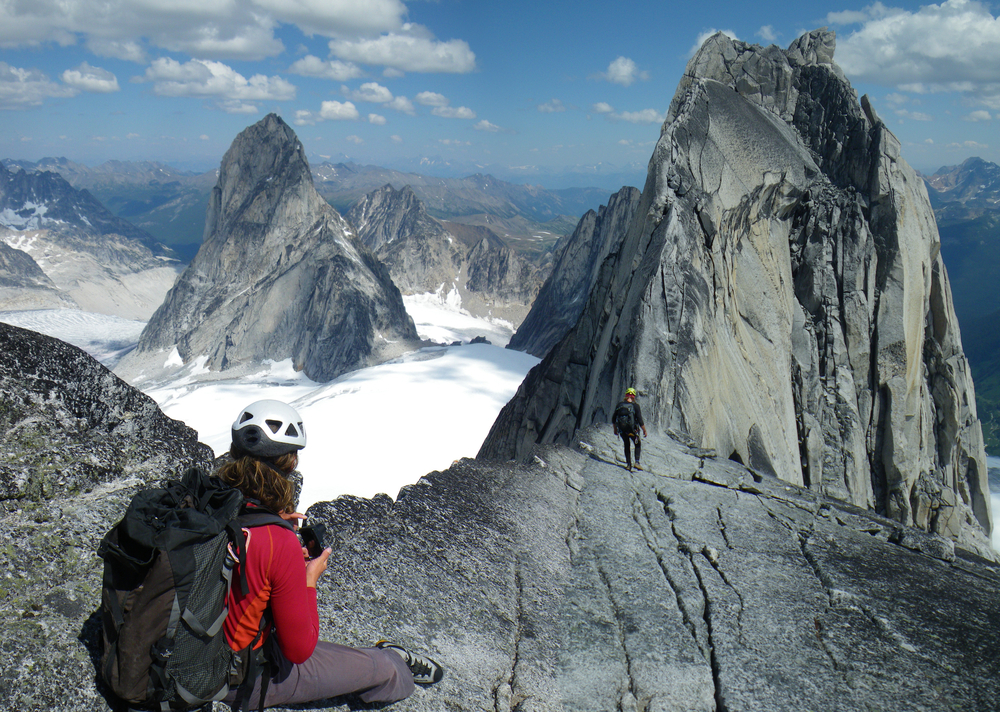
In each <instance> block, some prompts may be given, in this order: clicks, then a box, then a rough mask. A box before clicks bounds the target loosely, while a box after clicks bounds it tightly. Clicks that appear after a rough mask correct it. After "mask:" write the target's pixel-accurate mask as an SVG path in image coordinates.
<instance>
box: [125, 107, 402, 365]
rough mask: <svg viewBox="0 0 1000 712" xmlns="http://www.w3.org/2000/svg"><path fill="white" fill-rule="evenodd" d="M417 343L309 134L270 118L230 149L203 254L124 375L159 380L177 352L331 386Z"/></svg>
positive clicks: (187, 359) (399, 299)
mask: <svg viewBox="0 0 1000 712" xmlns="http://www.w3.org/2000/svg"><path fill="white" fill-rule="evenodd" d="M418 345H419V343H418V337H417V333H416V329H415V327H414V325H413V320H412V319H410V317H409V316H408V315H407V313H406V309H405V308H404V306H403V300H402V297H401V295H400V293H399V290H398V289H397V288H396V286H395V285H394V284H393V283H392V280H391V279H390V277H389V273H388V271H387V270H386V269H385V267H384V266H383V265H382V264H381V263H379V262H378V260H376V259H375V257H374V256H373V255H372V253H371V252H370V251H369V250H368V249H367V248H365V247H364V246H363V245H361V244H359V243H357V242H356V241H355V240H354V239H353V238H352V236H351V232H350V228H349V226H348V224H347V222H346V221H345V220H344V219H343V218H342V217H341V216H340V214H339V213H337V211H336V210H334V209H333V208H332V207H331V206H330V205H329V204H327V203H326V201H324V200H323V198H322V197H321V196H320V195H319V193H317V192H316V189H315V188H314V187H313V182H312V176H311V174H310V171H309V164H308V162H307V161H306V157H305V153H304V151H303V149H302V145H301V144H300V143H299V140H298V138H297V137H296V136H295V133H294V132H293V131H292V129H291V128H289V127H288V125H287V124H285V122H284V121H282V120H281V119H280V118H279V117H278V116H276V115H274V114H271V115H269V116H267V117H265V118H264V119H262V120H261V121H260V122H258V123H256V124H254V125H253V126H250V127H249V128H247V129H246V130H244V131H243V132H242V133H241V134H240V135H239V136H237V137H236V139H235V140H234V141H233V144H232V146H231V147H230V148H229V150H228V151H227V152H226V155H225V156H224V157H223V159H222V165H221V168H220V171H219V182H218V184H217V185H216V186H215V188H214V189H213V190H212V196H211V199H210V203H209V206H208V215H207V218H206V221H205V239H204V242H203V244H202V246H201V249H200V250H199V251H198V254H197V255H196V256H195V258H194V260H193V261H192V262H191V264H190V265H189V266H188V268H187V270H186V271H185V272H184V273H183V274H182V275H181V276H180V278H179V279H178V281H177V283H176V284H175V285H174V287H173V289H171V290H170V292H169V293H168V294H167V297H166V299H165V300H164V302H163V304H162V305H161V306H160V308H159V309H158V310H157V311H156V313H155V314H154V315H153V317H152V319H150V321H149V324H148V325H147V326H146V328H145V330H144V331H143V332H142V336H141V338H140V340H139V345H138V348H137V349H136V351H135V352H133V353H132V354H130V355H129V357H127V358H126V360H124V361H123V362H122V364H121V365H120V366H119V367H118V369H117V370H118V372H119V373H122V374H123V375H126V376H130V377H133V378H136V377H139V376H138V374H139V373H140V372H141V371H144V372H146V373H147V374H148V373H149V372H150V368H151V363H152V365H153V366H154V367H155V365H156V364H157V363H159V364H160V365H161V366H162V364H163V362H164V360H165V358H169V354H170V353H172V350H173V349H174V348H175V347H176V350H177V354H176V356H179V357H180V359H181V360H182V361H183V362H184V363H185V364H186V363H188V362H190V361H192V360H194V359H198V358H204V359H205V366H206V367H207V368H209V369H211V370H216V371H224V370H229V369H234V368H244V367H248V366H252V365H255V364H259V363H261V362H262V361H264V360H273V361H281V360H284V359H287V358H291V359H292V360H293V362H294V365H295V368H296V369H298V370H302V371H304V372H305V374H306V375H307V376H309V377H310V378H312V379H314V380H318V381H326V380H330V379H332V378H335V377H336V376H338V375H340V374H342V373H345V372H346V371H350V370H353V369H357V368H361V367H364V366H368V365H371V364H373V363H377V362H379V361H380V360H384V359H386V358H391V357H393V356H395V355H398V353H400V352H401V351H402V350H403V349H412V348H416V347H417V346H418ZM176 356H175V357H174V358H175V360H176Z"/></svg>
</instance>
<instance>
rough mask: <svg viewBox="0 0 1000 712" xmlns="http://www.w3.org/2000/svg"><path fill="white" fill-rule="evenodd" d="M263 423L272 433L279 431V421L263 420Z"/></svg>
mask: <svg viewBox="0 0 1000 712" xmlns="http://www.w3.org/2000/svg"><path fill="white" fill-rule="evenodd" d="M264 422H265V423H267V427H269V428H270V429H271V432H272V433H277V432H278V430H280V429H281V421H280V420H265V421H264Z"/></svg>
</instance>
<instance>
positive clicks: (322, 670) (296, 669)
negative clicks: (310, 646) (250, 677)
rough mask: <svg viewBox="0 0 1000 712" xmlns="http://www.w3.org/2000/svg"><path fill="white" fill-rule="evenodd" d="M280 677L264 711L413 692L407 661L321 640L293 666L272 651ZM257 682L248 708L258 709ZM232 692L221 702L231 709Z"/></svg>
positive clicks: (273, 682) (389, 698) (395, 697)
mask: <svg viewBox="0 0 1000 712" xmlns="http://www.w3.org/2000/svg"><path fill="white" fill-rule="evenodd" d="M272 654H276V657H277V658H278V673H277V674H276V675H275V676H274V677H273V678H271V683H270V685H268V688H267V699H266V700H265V703H266V704H265V706H266V707H275V706H277V705H291V704H298V703H302V702H313V701H315V700H325V699H329V698H331V697H341V696H342V695H350V694H356V695H357V696H358V697H360V698H361V699H362V700H363V701H364V702H366V703H368V702H395V701H396V700H401V699H403V698H404V697H409V695H410V694H411V693H412V692H413V675H412V674H411V673H410V669H409V668H408V667H407V665H406V662H405V661H404V660H403V658H402V657H400V656H399V655H398V654H396V653H394V652H393V651H391V650H382V649H379V648H349V647H347V646H346V645H337V644H336V643H327V642H325V641H322V640H321V641H319V642H318V643H317V644H316V650H314V651H313V654H312V655H311V656H309V659H308V660H306V661H305V662H304V663H301V664H299V665H295V664H293V663H291V662H289V661H288V660H286V659H285V658H284V656H282V655H281V653H280V652H278V651H277V646H273V647H272ZM260 682H261V681H260V680H259V679H258V680H257V684H256V685H254V689H253V694H252V695H251V696H250V705H249V709H251V710H256V709H258V708H259V706H260ZM235 701H236V690H232V691H231V692H230V693H229V695H228V696H227V697H226V699H225V700H224V702H226V703H228V704H230V705H232V704H233V703H234V702H235Z"/></svg>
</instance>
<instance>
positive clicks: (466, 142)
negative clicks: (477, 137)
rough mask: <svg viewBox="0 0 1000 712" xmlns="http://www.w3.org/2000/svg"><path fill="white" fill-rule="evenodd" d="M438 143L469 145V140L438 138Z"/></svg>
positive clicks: (470, 143)
mask: <svg viewBox="0 0 1000 712" xmlns="http://www.w3.org/2000/svg"><path fill="white" fill-rule="evenodd" d="M438 143H440V144H443V145H445V146H471V145H472V142H471V141H462V140H460V139H457V138H439V139H438Z"/></svg>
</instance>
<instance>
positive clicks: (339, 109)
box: [319, 101, 361, 121]
mask: <svg viewBox="0 0 1000 712" xmlns="http://www.w3.org/2000/svg"><path fill="white" fill-rule="evenodd" d="M319 115H320V118H322V119H324V120H328V121H353V120H355V119H359V118H361V114H360V113H358V109H357V107H356V106H354V104H352V103H351V102H349V101H345V102H344V103H341V102H339V101H324V102H323V103H322V104H321V105H320V110H319Z"/></svg>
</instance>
